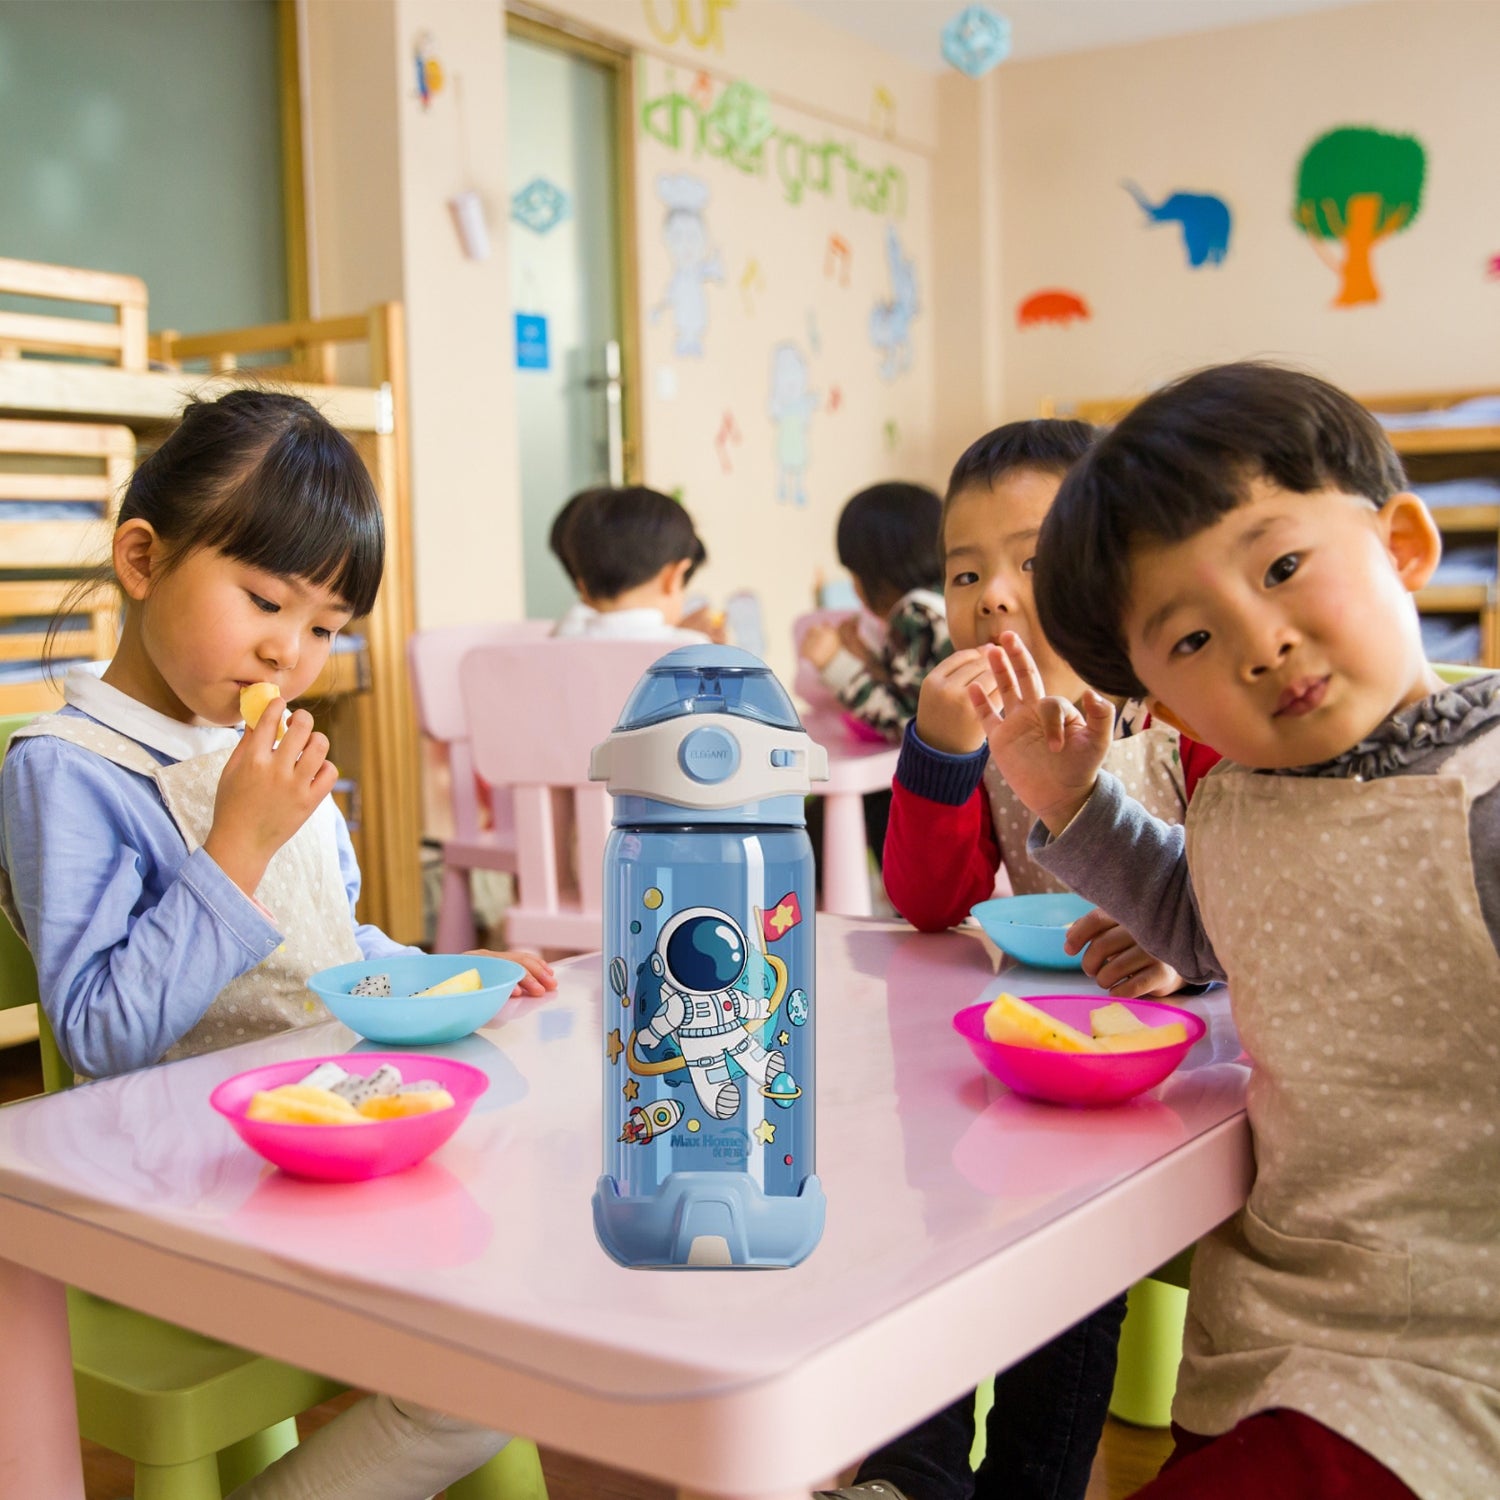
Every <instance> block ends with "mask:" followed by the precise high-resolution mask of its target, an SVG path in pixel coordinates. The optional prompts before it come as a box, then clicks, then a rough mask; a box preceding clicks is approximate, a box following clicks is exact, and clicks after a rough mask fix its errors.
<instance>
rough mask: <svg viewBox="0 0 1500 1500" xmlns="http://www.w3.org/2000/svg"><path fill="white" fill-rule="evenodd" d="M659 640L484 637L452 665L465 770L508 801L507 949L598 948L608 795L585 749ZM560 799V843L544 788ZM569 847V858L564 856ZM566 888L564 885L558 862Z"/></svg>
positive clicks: (661, 651)
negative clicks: (463, 730) (511, 810)
mask: <svg viewBox="0 0 1500 1500" xmlns="http://www.w3.org/2000/svg"><path fill="white" fill-rule="evenodd" d="M672 649H673V647H672V644H671V643H670V642H667V641H619V640H544V641H536V640H532V641H525V640H510V641H496V642H493V643H491V644H490V645H486V646H480V647H478V648H476V649H475V650H472V651H470V652H469V653H468V654H467V655H466V656H465V657H464V659H463V661H462V663H461V664H460V666H459V679H460V681H461V683H462V692H463V703H464V712H465V714H466V715H467V722H468V725H469V734H470V748H471V750H472V752H473V757H474V760H473V764H474V769H475V770H476V771H477V772H478V773H479V775H480V776H481V777H483V778H484V780H485V781H486V782H488V783H489V785H490V786H491V787H493V788H495V790H496V791H497V792H498V791H500V790H501V789H504V790H506V791H508V792H509V793H510V794H511V796H512V797H513V798H514V802H515V839H516V858H517V862H518V866H519V884H520V894H519V898H518V900H517V903H516V905H514V906H512V907H511V908H510V910H509V911H508V912H507V913H506V929H505V941H506V944H507V946H510V947H517V946H520V947H541V948H558V949H567V950H570V951H572V952H575V953H584V952H588V951H590V950H592V949H595V948H597V947H599V945H600V940H601V936H602V931H603V922H604V896H603V862H604V840H605V838H606V836H607V835H608V833H609V820H610V811H611V809H610V805H609V793H608V792H607V791H606V790H605V788H604V786H603V785H602V784H600V783H596V782H591V781H590V780H589V752H590V751H591V750H592V749H593V748H594V746H595V745H597V744H598V743H599V742H600V741H601V740H603V739H604V738H605V737H606V736H607V735H608V734H609V732H610V730H611V729H613V728H614V726H615V722H616V721H617V720H618V718H619V716H620V710H621V709H622V708H623V707H624V706H625V700H626V698H627V697H628V696H629V695H630V691H631V689H632V688H633V687H634V686H635V684H636V682H637V681H638V680H639V678H640V676H641V674H642V673H643V672H644V671H645V670H646V668H647V667H649V666H650V665H651V663H652V662H654V661H656V660H657V659H658V658H659V657H661V656H664V655H665V654H666V653H667V652H668V651H670V650H672ZM554 791H560V792H564V793H570V794H571V806H572V819H571V821H572V824H573V829H572V831H571V832H570V833H569V834H568V838H567V847H566V848H560V847H559V844H560V842H562V841H561V840H560V839H559V832H560V830H559V828H558V826H557V823H556V822H555V821H554V818H553V792H554ZM575 850H576V854H575ZM570 856H573V859H572V861H571V862H573V863H575V864H576V874H577V882H578V890H577V891H576V892H573V891H570V890H566V889H565V886H566V885H567V884H568V882H567V881H566V878H565V877H566V875H567V874H568V864H569V862H570Z"/></svg>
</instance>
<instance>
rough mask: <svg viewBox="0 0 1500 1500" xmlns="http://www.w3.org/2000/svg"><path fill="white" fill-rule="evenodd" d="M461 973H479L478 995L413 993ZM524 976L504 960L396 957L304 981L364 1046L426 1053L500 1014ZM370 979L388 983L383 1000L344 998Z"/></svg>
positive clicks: (453, 955) (417, 955)
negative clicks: (368, 1043)
mask: <svg viewBox="0 0 1500 1500" xmlns="http://www.w3.org/2000/svg"><path fill="white" fill-rule="evenodd" d="M465 969H478V970H479V978H480V980H481V981H482V982H483V985H484V988H483V989H478V990H467V991H465V992H464V993H463V994H459V995H418V994H417V993H416V991H417V990H425V989H427V988H428V987H429V986H430V985H434V984H441V983H442V982H443V980H445V979H452V978H453V976H454V975H455V974H462V973H463V971H464V970H465ZM525 972H526V971H525V969H523V968H522V967H521V966H520V964H517V963H512V962H511V961H510V960H509V959H508V958H480V957H478V956H477V955H476V954H472V953H441V954H439V953H402V954H398V955H397V956H396V957H394V958H372V959H361V960H360V961H359V962H358V963H352V964H339V965H338V966H337V967H336V968H332V969H324V970H323V971H322V972H321V973H319V974H314V975H313V976H312V978H311V979H309V980H308V981H307V987H308V989H310V990H311V991H312V992H313V994H315V995H316V996H317V997H318V999H319V1000H321V1001H322V1002H323V1004H324V1005H326V1006H327V1007H328V1009H329V1010H330V1011H332V1012H333V1014H334V1015H335V1016H337V1017H338V1019H339V1020H340V1021H342V1022H343V1023H344V1025H345V1026H347V1027H348V1028H349V1029H350V1030H351V1031H357V1032H358V1033H359V1034H360V1035H361V1036H362V1037H365V1038H367V1039H368V1040H369V1041H372V1042H384V1043H386V1044H387V1045H388V1046H398V1047H430V1046H433V1045H435V1044H436V1043H438V1042H456V1041H457V1040H458V1039H459V1037H461V1036H468V1034H469V1033H470V1032H471V1031H475V1030H477V1029H478V1028H479V1027H481V1026H483V1025H485V1024H486V1023H487V1022H488V1021H490V1020H492V1019H493V1018H494V1017H495V1016H496V1015H498V1014H499V1013H500V1011H501V1010H502V1009H504V1006H505V1002H506V1001H507V1000H509V999H510V995H511V991H512V990H513V989H515V987H516V983H517V981H518V980H519V979H520V978H521V976H522V975H523V974H525ZM372 974H384V975H386V976H388V977H389V979H390V981H391V993H390V994H389V995H351V994H350V993H349V991H350V990H351V989H353V988H354V986H355V985H356V984H358V983H359V982H360V980H361V979H367V978H368V977H369V976H370V975H372Z"/></svg>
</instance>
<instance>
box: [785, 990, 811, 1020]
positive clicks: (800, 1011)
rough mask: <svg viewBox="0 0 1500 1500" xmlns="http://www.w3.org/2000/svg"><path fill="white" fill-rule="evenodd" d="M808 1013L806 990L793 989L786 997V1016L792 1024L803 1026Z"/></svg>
mask: <svg viewBox="0 0 1500 1500" xmlns="http://www.w3.org/2000/svg"><path fill="white" fill-rule="evenodd" d="M808 1014H809V1006H808V1003H807V991H806V990H793V991H792V993H791V994H790V995H788V996H787V997H786V1018H787V1020H788V1021H790V1022H791V1023H792V1025H793V1026H805V1025H806V1024H807V1017H808Z"/></svg>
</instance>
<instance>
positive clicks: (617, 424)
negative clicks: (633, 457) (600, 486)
mask: <svg viewBox="0 0 1500 1500" xmlns="http://www.w3.org/2000/svg"><path fill="white" fill-rule="evenodd" d="M620 371H621V363H620V345H619V341H618V340H616V339H609V340H607V341H606V342H605V345H604V374H603V375H591V376H589V378H588V379H587V380H585V381H584V385H585V386H587V387H588V389H589V390H591V391H601V390H602V391H603V392H604V420H605V432H606V437H607V442H608V446H609V482H610V483H611V484H612V485H614V486H615V487H616V488H618V487H619V486H620V485H622V484H624V483H625V408H624V389H625V385H624V381H623V380H622V379H621V375H620Z"/></svg>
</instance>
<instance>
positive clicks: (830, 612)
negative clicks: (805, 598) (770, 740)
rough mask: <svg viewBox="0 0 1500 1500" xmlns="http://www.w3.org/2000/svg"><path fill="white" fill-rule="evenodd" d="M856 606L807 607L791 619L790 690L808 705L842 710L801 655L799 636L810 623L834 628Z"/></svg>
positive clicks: (853, 612)
mask: <svg viewBox="0 0 1500 1500" xmlns="http://www.w3.org/2000/svg"><path fill="white" fill-rule="evenodd" d="M862 613H863V611H862V610H858V609H810V610H808V612H807V613H806V614H805V615H798V616H797V617H796V618H795V619H794V620H793V621H792V649H793V651H795V652H797V653H798V655H797V675H796V676H795V677H794V678H793V679H792V692H793V693H794V694H795V695H796V696H797V697H798V698H800V699H801V700H802V702H804V703H805V704H807V706H808V707H809V708H812V709H826V710H827V711H828V712H829V713H840V712H842V708H841V705H840V704H839V700H838V698H837V697H836V696H835V695H834V694H833V692H832V691H831V690H830V689H829V688H828V687H827V685H826V684H825V683H824V681H823V679H822V678H821V677H819V676H818V669H817V668H816V667H815V666H813V664H812V663H811V662H807V661H803V659H802V656H801V651H802V637H803V636H805V635H806V634H807V632H808V631H809V630H811V629H812V628H813V626H814V625H832V626H834V628H835V629H837V627H838V626H840V625H842V624H843V623H844V621H845V620H848V619H852V618H854V617H856V616H858V615H860V614H862Z"/></svg>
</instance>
